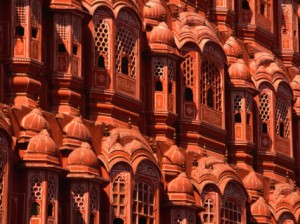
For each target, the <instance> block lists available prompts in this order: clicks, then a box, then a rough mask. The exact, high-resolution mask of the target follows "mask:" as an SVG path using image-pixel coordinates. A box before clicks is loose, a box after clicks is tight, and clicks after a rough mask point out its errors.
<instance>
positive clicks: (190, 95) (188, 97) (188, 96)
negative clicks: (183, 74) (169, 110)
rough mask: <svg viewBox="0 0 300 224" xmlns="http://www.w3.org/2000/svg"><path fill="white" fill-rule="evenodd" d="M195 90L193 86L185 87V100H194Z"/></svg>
mask: <svg viewBox="0 0 300 224" xmlns="http://www.w3.org/2000/svg"><path fill="white" fill-rule="evenodd" d="M193 98H194V94H193V90H192V89H191V88H185V91H184V100H185V101H191V102H192V101H193V100H194V99H193Z"/></svg>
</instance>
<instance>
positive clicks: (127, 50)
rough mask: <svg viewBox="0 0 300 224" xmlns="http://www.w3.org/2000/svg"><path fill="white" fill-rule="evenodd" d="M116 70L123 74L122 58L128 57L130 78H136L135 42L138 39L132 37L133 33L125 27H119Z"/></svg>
mask: <svg viewBox="0 0 300 224" xmlns="http://www.w3.org/2000/svg"><path fill="white" fill-rule="evenodd" d="M116 42H117V43H116V45H117V47H116V70H117V72H119V73H121V67H122V58H123V57H124V56H128V59H129V63H128V65H129V67H130V70H129V72H130V73H129V76H130V77H131V78H135V77H136V74H135V63H136V56H135V48H136V46H135V42H136V38H135V37H134V36H133V35H132V33H131V32H130V31H129V30H128V29H127V28H125V27H119V28H118V30H117V41H116Z"/></svg>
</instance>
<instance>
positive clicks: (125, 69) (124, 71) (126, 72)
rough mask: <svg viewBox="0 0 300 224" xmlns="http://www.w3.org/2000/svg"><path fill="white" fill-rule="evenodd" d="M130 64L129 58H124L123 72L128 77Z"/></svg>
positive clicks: (122, 63)
mask: <svg viewBox="0 0 300 224" xmlns="http://www.w3.org/2000/svg"><path fill="white" fill-rule="evenodd" d="M128 64H129V62H128V58H127V57H123V58H122V62H121V72H122V73H123V74H125V75H128Z"/></svg>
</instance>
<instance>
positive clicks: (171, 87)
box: [168, 82, 173, 94]
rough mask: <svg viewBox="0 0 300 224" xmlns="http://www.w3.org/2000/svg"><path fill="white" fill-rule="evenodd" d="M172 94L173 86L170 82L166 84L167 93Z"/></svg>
mask: <svg viewBox="0 0 300 224" xmlns="http://www.w3.org/2000/svg"><path fill="white" fill-rule="evenodd" d="M172 92H173V85H172V83H171V82H169V84H168V93H169V94H171V93H172Z"/></svg>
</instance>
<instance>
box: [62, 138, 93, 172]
mask: <svg viewBox="0 0 300 224" xmlns="http://www.w3.org/2000/svg"><path fill="white" fill-rule="evenodd" d="M72 165H83V166H88V167H92V168H95V169H97V168H98V158H97V156H96V154H95V153H94V151H93V150H92V149H91V146H90V144H89V143H86V142H83V143H82V144H81V147H79V148H77V149H75V150H74V151H73V152H71V153H70V155H69V157H68V166H72Z"/></svg>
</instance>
